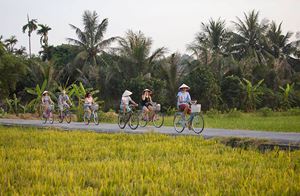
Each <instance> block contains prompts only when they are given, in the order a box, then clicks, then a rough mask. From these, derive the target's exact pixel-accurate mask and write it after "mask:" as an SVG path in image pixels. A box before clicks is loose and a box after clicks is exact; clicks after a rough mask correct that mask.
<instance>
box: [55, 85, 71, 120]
mask: <svg viewBox="0 0 300 196" xmlns="http://www.w3.org/2000/svg"><path fill="white" fill-rule="evenodd" d="M68 102H69V104H70V105H69V104H68ZM70 106H72V103H71V101H70V98H69V96H68V95H67V94H66V91H65V90H63V91H62V93H61V94H60V95H59V97H58V107H59V110H60V116H62V113H63V111H64V108H68V109H69V108H70Z"/></svg>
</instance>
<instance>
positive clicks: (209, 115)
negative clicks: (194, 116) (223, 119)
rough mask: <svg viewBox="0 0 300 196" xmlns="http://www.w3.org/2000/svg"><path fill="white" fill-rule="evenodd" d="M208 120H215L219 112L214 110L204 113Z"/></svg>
mask: <svg viewBox="0 0 300 196" xmlns="http://www.w3.org/2000/svg"><path fill="white" fill-rule="evenodd" d="M205 114H206V115H207V116H208V117H209V118H217V117H219V116H220V114H221V112H220V111H219V110H216V109H210V110H208V111H206V113H205Z"/></svg>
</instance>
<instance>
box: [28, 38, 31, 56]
mask: <svg viewBox="0 0 300 196" xmlns="http://www.w3.org/2000/svg"><path fill="white" fill-rule="evenodd" d="M28 37H29V58H31V35H30V34H28Z"/></svg>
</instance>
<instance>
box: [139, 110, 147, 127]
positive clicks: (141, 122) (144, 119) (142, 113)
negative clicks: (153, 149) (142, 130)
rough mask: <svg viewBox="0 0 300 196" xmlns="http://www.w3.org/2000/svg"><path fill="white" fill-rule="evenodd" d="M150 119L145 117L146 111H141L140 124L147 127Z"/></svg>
mask: <svg viewBox="0 0 300 196" xmlns="http://www.w3.org/2000/svg"><path fill="white" fill-rule="evenodd" d="M147 124H148V120H147V119H146V118H145V115H144V112H143V111H141V112H139V126H141V127H146V125H147Z"/></svg>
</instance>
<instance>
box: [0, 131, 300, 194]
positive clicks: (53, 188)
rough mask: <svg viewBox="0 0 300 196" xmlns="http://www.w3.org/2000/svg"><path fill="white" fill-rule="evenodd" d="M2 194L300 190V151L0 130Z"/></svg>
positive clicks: (148, 136)
mask: <svg viewBox="0 0 300 196" xmlns="http://www.w3.org/2000/svg"><path fill="white" fill-rule="evenodd" d="M0 165H1V167H0V195H10V194H20V195H42V194H46V195H54V194H59V195H100V194H102V195H111V194H113V195H115V194H122V195H123V194H124V195H132V194H134V195H144V194H149V195H166V194H167V195H204V194H208V195H219V194H225V195H240V194H242V195H251V194H253V195H265V194H267V195H274V194H275V195H297V194H299V193H300V152H299V151H294V152H288V151H278V150H275V151H269V152H266V153H260V152H258V151H257V150H243V149H240V148H235V149H234V148H230V147H226V146H224V145H222V144H221V143H219V142H218V141H216V140H204V139H202V138H201V137H192V136H179V137H175V136H167V135H159V134H154V133H151V134H142V135H135V134H134V135H128V134H122V133H121V134H97V133H94V132H80V131H73V132H63V131H55V130H42V131H41V130H37V129H33V128H32V129H28V128H26V129H21V128H6V127H0Z"/></svg>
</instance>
